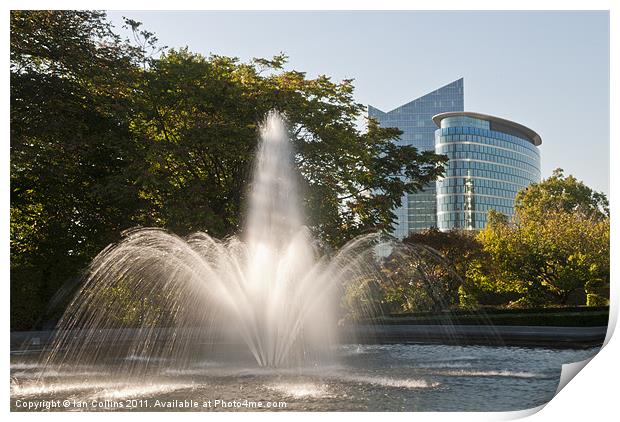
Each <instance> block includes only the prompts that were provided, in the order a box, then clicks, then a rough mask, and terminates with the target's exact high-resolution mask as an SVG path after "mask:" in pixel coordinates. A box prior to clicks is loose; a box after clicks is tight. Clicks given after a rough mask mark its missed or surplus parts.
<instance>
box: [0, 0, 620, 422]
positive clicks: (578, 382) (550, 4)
mask: <svg viewBox="0 0 620 422" xmlns="http://www.w3.org/2000/svg"><path fill="white" fill-rule="evenodd" d="M3 5H4V8H5V14H4V15H3V17H4V20H3V24H4V25H5V28H4V30H3V32H2V35H3V37H4V43H3V44H2V49H3V57H4V58H5V61H7V62H8V57H9V52H8V45H9V42H8V39H9V33H8V20H9V16H8V11H9V10H10V9H11V8H14V9H49V8H56V9H108V10H196V9H210V10H246V9H247V10H280V9H285V10H349V9H358V10H399V9H417V10H487V9H491V10H610V11H611V13H610V18H611V44H610V46H611V58H610V59H611V61H610V63H611V72H610V75H611V81H610V82H611V94H612V95H611V104H610V107H611V108H610V115H611V116H618V76H617V75H618V74H619V71H620V67H619V66H618V52H619V51H620V50H619V48H620V43H619V42H618V41H617V40H618V39H619V38H618V36H619V35H620V34H619V32H618V30H617V28H618V23H619V19H618V11H619V6H618V3H617V2H615V1H613V0H590V1H578V0H563V1H561V2H560V1H553V0H522V1H514V0H513V1H502V2H498V1H492V0H478V1H472V0H470V1H468V2H463V1H457V0H444V1H416V2H415V3H414V2H412V1H406V0H384V1H382V2H378V1H372V2H371V1H367V0H357V1H355V0H348V1H347V0H340V1H339V0H315V1H312V2H310V1H295V2H293V1H290V0H289V1H286V0H263V1H261V2H257V1H252V0H229V1H226V2H224V1H220V2H209V3H206V4H205V3H197V2H195V1H189V0H177V1H174V2H156V1H144V0H143V1H129V0H124V1H119V0H111V1H98V2H96V1H76V0H65V1H54V2H51V1H41V0H38V1H35V0H22V1H13V0H9V1H8V2H3ZM465 6H466V7H465ZM576 30H577V29H576ZM4 69H5V71H4V74H3V77H4V83H3V84H2V92H3V94H4V102H3V111H4V113H3V116H4V121H5V125H4V132H3V133H4V136H3V138H4V143H3V146H4V150H3V154H0V169H2V174H3V176H4V178H3V182H4V186H3V187H4V188H3V189H2V193H1V196H0V198H1V199H0V201H1V204H2V213H1V215H2V225H1V226H0V227H1V228H0V230H1V233H2V236H3V239H4V242H2V244H1V246H0V248H2V255H1V257H0V260H1V261H0V262H1V265H0V268H1V269H2V274H1V275H2V281H3V287H4V289H5V291H4V293H5V294H3V295H2V305H3V306H2V309H3V314H4V321H5V332H4V336H3V345H2V346H0V347H2V350H3V351H4V353H6V355H5V361H4V362H5V365H3V367H2V371H3V372H2V375H0V377H3V378H2V379H4V380H5V382H3V383H0V384H1V385H2V391H3V392H4V393H5V394H4V396H3V397H4V403H3V405H4V409H5V412H7V413H8V409H9V383H8V378H9V364H8V363H9V357H8V350H9V332H8V321H9V274H8V268H9V248H8V238H9V230H8V226H9V212H8V210H9V142H8V141H9V72H8V63H5V68H4ZM610 120H611V119H610ZM617 134H618V129H617V125H616V127H614V125H611V127H610V136H611V139H613V140H614V142H610V144H611V145H610V156H611V157H620V154H619V153H620V151H619V148H618V146H617V144H616V142H617ZM618 173H619V171H618V167H614V166H611V178H612V179H613V180H620V178H619V176H620V175H619V174H618ZM617 197H618V188H617V185H616V184H611V185H610V201H611V210H612V257H613V256H614V253H615V252H617V250H618V230H617V224H616V221H617V218H618V212H617V204H616V202H617V201H616V198H617ZM615 264H617V262H613V263H612V269H611V271H612V280H614V281H613V282H612V289H611V297H612V302H611V304H612V306H611V313H610V325H609V327H610V328H609V332H608V338H607V340H606V341H607V342H608V343H607V345H606V347H605V348H604V349H603V350H602V351H601V352H600V353H599V354H598V355H597V356H596V357H595V358H594V359H592V361H591V362H590V363H589V364H588V365H587V369H586V370H585V371H582V372H580V373H579V374H578V376H577V378H576V379H575V380H574V381H573V382H571V383H569V384H568V385H567V386H566V387H565V388H564V389H563V390H562V391H561V392H560V393H559V394H558V396H557V397H556V398H554V399H553V400H552V401H551V402H550V403H549V404H548V405H546V406H545V407H544V409H543V410H542V411H539V412H538V413H536V411H538V410H540V408H539V409H532V410H529V411H520V412H505V413H415V414H409V413H389V414H387V415H385V417H386V418H390V419H399V420H408V421H410V420H411V418H412V417H413V418H415V419H416V420H432V421H435V420H438V421H445V420H453V419H457V418H458V419H459V420H465V421H468V420H471V421H481V420H482V421H484V420H507V419H514V418H519V417H523V416H527V415H528V414H532V413H535V414H534V415H533V416H532V419H534V420H554V419H561V420H609V419H610V417H611V418H613V416H612V415H617V408H618V406H617V404H616V403H617V401H618V399H617V393H616V389H615V388H612V385H614V386H615V384H616V382H617V381H618V379H617V378H616V377H617V376H618V362H617V360H618V358H617V357H618V356H620V353H619V346H618V341H617V339H615V338H611V339H610V337H609V336H610V334H611V333H612V332H613V329H614V328H615V324H616V321H617V317H618V303H619V301H620V294H619V292H620V289H619V287H618V286H617V284H616V281H617V280H618V270H617V265H615ZM175 415H176V413H153V414H149V416H148V417H149V418H156V419H161V420H169V419H170V418H172V417H175ZM241 415H245V414H241V413H224V414H218V418H219V417H221V418H223V419H230V418H233V419H236V418H240V417H241ZM84 416H85V415H84V414H71V413H62V414H50V415H46V416H43V415H41V414H33V413H27V414H20V413H11V414H10V417H11V418H14V419H30V418H39V417H46V418H51V419H53V420H55V419H58V420H65V419H73V418H80V419H82V418H83V417H84ZM143 416H144V415H142V416H139V415H133V414H128V413H122V414H114V418H121V419H129V418H132V419H135V418H136V417H143ZM246 416H250V415H246ZM317 416H318V417H321V418H323V417H327V418H329V419H332V418H333V419H336V418H340V417H341V416H340V415H339V414H337V413H336V414H334V413H329V414H325V413H322V414H316V413H290V412H287V413H262V414H252V415H251V417H252V419H257V420H272V419H281V420H284V419H286V420H289V419H290V418H295V419H301V420H304V419H305V420H309V419H310V418H312V419H314V418H315V417H317ZM343 416H344V415H343ZM346 416H347V417H348V416H351V417H353V418H356V419H357V418H360V417H361V418H369V419H370V418H372V419H375V418H379V417H381V416H380V415H376V414H374V413H355V414H353V415H346ZM88 417H89V419H90V418H92V419H102V418H105V419H107V418H109V417H112V415H111V414H110V413H101V414H88ZM182 417H183V418H200V420H204V419H205V418H211V417H213V415H211V414H209V415H205V414H199V413H191V414H184V415H183V416H182Z"/></svg>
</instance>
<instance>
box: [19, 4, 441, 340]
mask: <svg viewBox="0 0 620 422" xmlns="http://www.w3.org/2000/svg"><path fill="white" fill-rule="evenodd" d="M126 25H127V27H128V28H130V29H131V30H132V31H133V33H134V37H133V40H132V41H130V40H124V39H122V38H121V37H120V36H119V35H118V34H116V33H115V32H114V28H113V27H112V25H111V24H110V23H109V22H108V21H107V20H106V17H105V14H104V13H102V12H96V11H13V12H11V278H12V280H11V295H12V301H11V314H12V327H14V328H22V329H24V328H30V327H31V326H32V325H33V324H35V323H37V320H39V319H40V318H42V317H44V316H45V314H46V312H48V311H49V310H48V309H46V308H47V303H48V301H49V299H50V298H51V297H52V295H54V293H55V292H57V291H58V290H59V289H60V288H61V286H63V285H67V284H71V281H72V280H74V279H75V278H77V277H79V276H80V274H81V272H82V271H83V270H84V269H85V268H86V266H87V265H88V263H89V262H90V260H91V259H92V258H93V257H94V256H95V255H96V254H97V253H98V252H99V251H100V250H101V249H102V248H104V247H105V246H106V245H107V244H109V243H111V242H113V241H116V240H118V239H119V237H120V233H121V232H122V231H123V230H125V229H127V228H130V227H134V226H138V225H141V226H157V227H163V228H166V229H169V230H172V231H174V232H176V233H178V234H180V235H185V234H188V233H190V232H192V231H197V230H202V231H208V232H209V233H211V234H212V235H215V236H219V237H222V236H228V235H231V234H234V233H237V232H239V230H240V228H241V227H242V223H243V221H242V219H241V218H242V217H241V216H242V215H243V212H242V211H243V204H244V202H245V195H246V192H247V189H248V185H249V183H250V178H249V176H250V174H251V171H250V170H251V165H252V160H253V156H254V152H255V150H256V147H257V124H259V123H260V121H261V120H262V119H263V117H264V116H265V114H266V113H267V112H268V111H269V110H272V109H277V110H279V111H280V112H282V113H284V115H285V116H286V118H287V120H288V124H289V128H290V134H291V139H292V142H293V144H294V147H295V151H296V156H295V161H296V164H297V167H298V168H299V180H300V183H301V185H302V188H303V189H302V191H303V192H304V202H305V205H306V208H307V210H308V220H309V225H310V228H311V229H312V230H313V231H314V233H315V234H316V235H317V236H318V237H320V238H321V239H322V240H323V241H325V242H327V243H329V244H331V245H334V246H338V245H341V244H343V243H344V242H346V241H347V240H348V239H350V238H352V237H354V236H356V235H357V234H360V233H362V232H365V231H370V230H388V229H389V228H390V227H391V226H392V225H393V224H394V222H395V215H394V213H393V209H394V208H396V206H397V205H398V204H399V203H400V200H401V197H402V195H403V193H404V192H414V191H416V190H418V189H420V188H421V187H422V186H424V185H425V184H427V183H429V182H431V181H433V180H435V178H436V177H437V176H438V175H441V174H442V171H443V166H442V165H443V163H444V162H445V160H446V158H445V157H444V156H439V155H436V154H434V153H432V152H420V151H417V150H416V149H415V148H413V147H408V146H397V145H396V144H395V143H394V142H393V141H394V140H395V139H396V138H397V137H398V136H399V135H400V131H398V130H397V129H390V128H381V127H379V126H378V124H377V123H376V122H374V121H372V120H371V121H368V122H367V127H366V128H360V127H358V126H359V125H358V121H359V118H360V116H361V115H362V114H363V112H364V107H363V106H362V105H361V104H358V103H356V102H355V100H354V97H353V93H354V86H353V81H352V80H343V81H333V80H332V79H331V78H330V77H328V76H326V75H319V76H317V77H314V78H309V77H307V75H306V74H305V73H304V72H301V71H298V70H290V69H288V68H287V63H286V60H287V58H286V56H285V55H279V56H276V57H273V58H256V59H253V60H251V61H248V62H243V61H241V60H239V59H238V58H234V57H224V56H216V55H211V56H208V57H205V56H203V55H201V54H197V53H194V52H191V51H189V50H188V49H170V50H162V51H161V54H158V52H159V51H160V50H161V49H160V47H158V44H157V39H156V37H155V35H154V34H152V33H150V32H148V31H145V30H143V29H142V27H141V25H140V23H138V22H135V21H133V20H129V19H128V20H126ZM61 291H62V289H61Z"/></svg>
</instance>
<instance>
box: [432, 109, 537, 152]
mask: <svg viewBox="0 0 620 422" xmlns="http://www.w3.org/2000/svg"><path fill="white" fill-rule="evenodd" d="M452 116H464V117H472V118H474V119H481V120H486V121H488V122H489V123H491V130H495V131H498V132H504V133H508V134H511V135H514V136H518V137H520V138H523V139H527V140H528V141H530V142H531V143H532V144H534V145H536V146H539V145H541V144H542V138H541V137H540V135H539V134H538V133H536V132H534V131H533V130H532V129H530V128H529V127H527V126H523V125H522V124H519V123H517V122H513V121H512V120H506V119H502V118H501V117H496V116H491V115H488V114H482V113H475V112H471V111H449V112H447V113H439V114H436V115H434V116H433V122H435V124H436V125H437V127H441V121H442V120H443V119H445V118H446V117H452Z"/></svg>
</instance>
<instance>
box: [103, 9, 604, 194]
mask: <svg viewBox="0 0 620 422" xmlns="http://www.w3.org/2000/svg"><path fill="white" fill-rule="evenodd" d="M123 16H126V17H129V18H131V19H134V20H137V21H140V22H142V23H143V24H144V28H145V29H147V30H149V31H152V32H154V33H155V34H156V35H157V36H158V38H159V40H160V43H161V44H163V45H166V46H168V47H171V48H173V47H174V48H177V47H185V46H187V47H189V49H190V50H191V51H193V52H197V53H202V54H205V55H208V54H209V53H215V54H219V55H226V56H235V57H238V58H239V59H241V60H243V61H246V60H250V59H251V58H253V57H271V56H274V55H276V54H279V53H280V52H283V53H285V54H286V55H288V56H289V65H288V67H287V68H289V69H295V70H300V71H305V72H307V76H308V77H314V76H317V75H319V74H326V75H328V76H331V77H332V78H333V79H334V80H341V79H343V78H353V79H354V80H355V82H354V85H355V88H356V89H355V99H356V101H357V102H360V103H362V104H365V105H368V104H371V105H373V106H375V107H377V108H379V109H381V110H384V111H389V110H392V109H394V108H396V107H398V106H400V105H402V104H404V103H407V102H409V101H411V100H413V99H415V98H417V97H420V96H422V95H424V94H426V93H428V92H430V91H433V90H435V89H437V88H439V87H441V86H443V85H445V84H447V83H450V82H452V81H454V80H455V79H458V78H461V77H463V78H464V87H465V111H476V112H481V113H486V114H491V115H495V116H499V117H503V118H506V119H509V120H513V121H516V122H518V123H521V124H523V125H525V126H528V127H530V128H531V129H533V130H535V131H536V132H538V133H539V134H540V135H541V137H542V140H543V144H542V146H541V169H542V176H543V177H548V176H550V175H551V172H552V171H553V169H555V168H557V167H561V168H563V169H564V171H565V173H566V174H572V175H574V176H575V177H577V178H578V179H580V180H583V181H584V183H586V184H587V185H589V186H591V187H592V188H594V189H596V190H599V191H603V192H604V193H606V194H609V139H610V138H609V14H608V12H607V11H460V12H457V11H454V12H451V11H308V12H306V11H281V12H278V11H247V12H244V11H109V12H108V17H109V18H110V20H111V21H112V22H113V23H114V24H115V26H116V27H117V30H118V32H120V33H123V31H122V29H121V25H122V17H123Z"/></svg>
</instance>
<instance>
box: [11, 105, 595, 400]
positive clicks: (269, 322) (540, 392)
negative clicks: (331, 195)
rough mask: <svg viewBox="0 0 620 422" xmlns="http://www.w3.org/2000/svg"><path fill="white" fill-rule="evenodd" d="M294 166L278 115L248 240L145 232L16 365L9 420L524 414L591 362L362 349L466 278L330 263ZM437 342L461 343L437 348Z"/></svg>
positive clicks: (415, 347)
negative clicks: (152, 414) (388, 320)
mask: <svg viewBox="0 0 620 422" xmlns="http://www.w3.org/2000/svg"><path fill="white" fill-rule="evenodd" d="M292 160H293V154H292V151H291V145H290V142H289V140H288V136H287V127H286V125H285V123H284V121H283V119H282V118H281V117H280V116H279V115H278V113H276V112H271V113H269V115H268V116H267V118H266V120H265V122H264V123H263V124H262V126H261V129H260V144H259V148H258V151H257V156H256V164H255V169H254V175H253V183H252V185H251V186H250V191H249V207H248V213H247V219H246V222H245V228H244V230H243V232H242V233H241V234H240V235H239V236H235V237H231V238H228V239H224V240H218V239H214V238H212V237H211V236H209V235H208V234H206V233H202V232H199V233H195V234H193V235H190V236H189V237H187V238H181V237H179V236H176V235H174V234H171V233H168V232H166V231H164V230H161V229H155V228H142V229H132V230H129V231H127V232H126V233H124V234H123V238H122V239H121V241H120V242H119V243H117V244H113V245H110V246H108V247H107V248H106V249H104V250H103V251H102V252H101V253H100V254H99V255H98V256H97V257H96V258H95V259H94V261H93V262H92V264H91V265H90V268H89V269H88V272H87V275H86V277H85V279H84V282H83V283H82V285H81V288H80V289H79V291H78V292H77V294H76V295H75V297H74V299H73V300H72V301H71V302H70V304H69V306H68V307H67V309H66V311H65V313H64V315H63V316H62V318H61V319H60V321H59V323H58V325H57V328H56V330H54V332H53V333H54V336H53V338H52V340H51V341H50V342H49V343H48V344H47V345H46V348H45V349H44V350H43V352H42V353H39V351H34V353H32V354H30V353H31V352H32V351H29V350H27V349H22V350H16V351H14V352H12V359H11V399H12V402H11V403H12V404H11V406H12V409H13V410H58V409H55V408H53V407H52V405H53V406H56V405H58V406H64V405H63V403H69V404H68V406H69V407H68V408H62V409H60V410H119V409H120V410H145V409H147V408H148V409H150V410H178V409H180V408H183V409H184V410H187V407H189V408H190V409H189V410H218V408H219V409H224V410H227V409H233V410H237V409H238V408H243V407H244V406H245V407H247V409H249V410H256V406H259V404H260V405H261V406H263V405H264V406H266V408H267V409H269V408H270V406H271V408H282V407H281V405H282V404H284V405H285V408H286V409H289V410H365V409H366V410H461V411H462V410H511V409H512V410H514V409H522V408H526V407H532V406H534V405H539V404H541V403H544V402H546V401H547V400H549V399H550V398H551V397H552V395H553V392H554V391H555V388H556V387H557V380H558V379H559V368H560V365H561V363H563V362H566V361H568V360H579V359H580V358H585V357H587V356H589V355H590V354H591V353H592V351H591V350H589V351H587V350H586V351H582V352H571V351H567V352H564V351H554V350H548V349H519V348H512V349H506V348H502V347H499V348H498V347H479V346H476V347H468V346H460V345H459V346H446V345H437V344H402V343H401V344H367V343H368V341H366V340H368V338H372V336H373V333H372V330H373V329H374V328H373V327H376V325H373V324H369V325H366V326H364V325H361V324H358V325H356V324H351V323H350V322H351V319H353V320H355V321H356V322H359V321H363V320H364V318H368V317H377V316H378V315H381V313H382V312H383V311H384V309H383V308H384V306H386V302H389V298H390V295H396V296H398V298H399V300H401V301H404V302H405V303H406V304H407V306H408V308H409V309H426V310H429V309H430V310H434V311H438V310H444V311H445V310H446V309H448V308H449V306H450V305H451V304H453V303H454V298H451V297H450V296H449V292H454V290H455V289H454V285H452V284H451V283H454V281H455V277H456V276H455V275H454V273H452V272H451V271H450V269H449V266H448V265H447V264H446V263H445V262H444V261H443V260H442V258H441V257H440V256H439V255H438V254H437V253H436V252H435V251H433V250H432V249H430V248H426V247H423V246H411V245H404V244H403V243H401V242H398V241H395V240H394V239H392V238H390V237H388V236H385V235H382V234H379V233H375V234H368V235H364V236H360V237H358V238H355V239H353V240H351V241H350V242H349V243H348V244H346V245H345V246H344V247H342V248H341V249H340V250H338V251H336V252H334V253H324V252H323V251H322V248H321V247H320V245H319V243H318V242H317V241H315V240H314V239H313V238H312V236H311V235H310V232H309V230H308V229H307V228H306V227H305V226H304V215H303V211H302V209H301V207H300V201H299V197H298V192H297V186H298V185H297V183H296V182H295V179H296V175H295V168H294V166H293V163H292ZM456 281H458V280H456ZM388 311H389V309H388ZM352 326H353V327H357V328H359V327H364V330H361V331H359V332H357V335H358V336H362V337H364V336H365V337H366V338H360V337H357V338H355V337H351V332H350V331H347V329H349V328H351V327H352ZM392 328H396V329H397V330H396V331H398V330H400V328H399V327H398V326H395V327H392ZM414 328H415V327H414ZM418 328H419V327H418ZM422 328H423V327H422ZM408 329H409V330H411V327H410V328H408ZM405 330H407V328H405ZM441 330H443V334H442V335H443V338H444V339H449V338H450V336H452V335H453V334H454V333H453V331H452V330H453V327H452V326H451V325H450V324H446V325H443V326H438V327H437V328H435V327H433V328H431V329H430V331H429V333H430V334H431V335H432V334H433V333H435V332H438V331H441ZM386 331H388V332H390V330H387V329H386ZM392 332H393V330H392ZM353 333H354V334H355V333H356V331H355V330H353ZM397 342H402V337H397ZM371 343H372V341H371ZM508 355H509V356H510V359H509V360H507V359H506V357H507V356H508ZM526 388H527V389H532V394H530V395H528V394H522V393H521V391H523V390H524V389H526ZM501 389H504V391H507V392H508V393H509V392H510V391H515V392H517V393H518V394H512V395H511V394H508V395H507V396H506V398H504V396H502V395H498V394H497V391H499V390H501ZM485 391H488V392H489V394H484V392H485ZM490 396H493V397H494V399H493V400H490V399H489V397H490ZM211 397H214V398H216V399H217V400H215V401H214V402H212V401H211V400H206V398H211ZM220 398H221V399H222V400H220ZM60 399H63V400H60ZM218 401H219V402H221V403H226V404H225V405H223V404H222V405H220V406H219V407H218V405H217V402H218ZM246 403H249V404H247V406H246V405H245V404H246Z"/></svg>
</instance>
